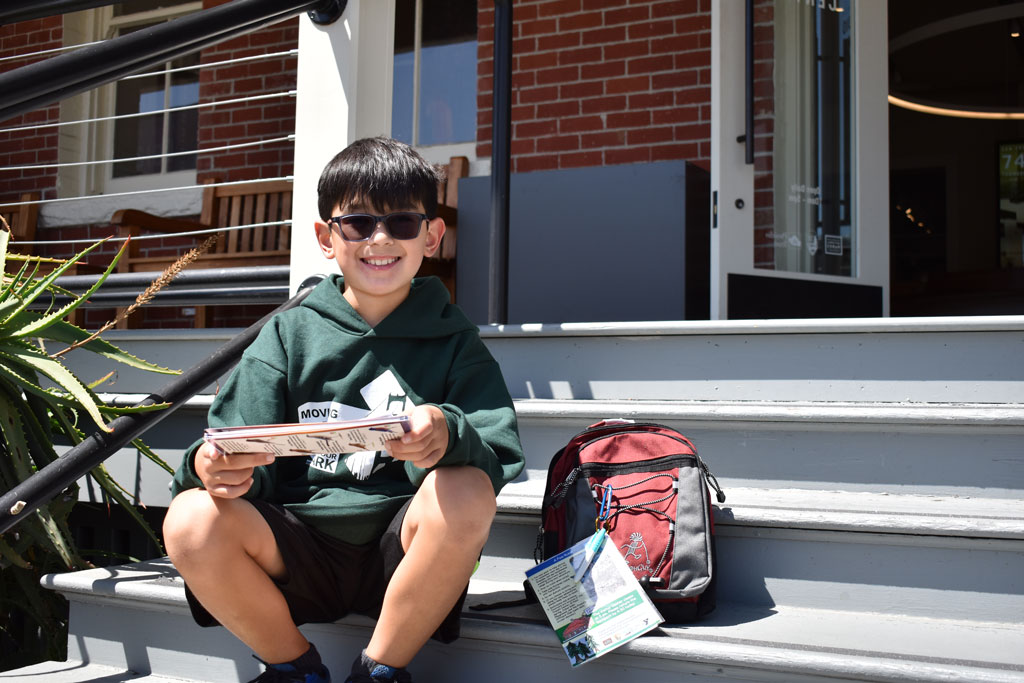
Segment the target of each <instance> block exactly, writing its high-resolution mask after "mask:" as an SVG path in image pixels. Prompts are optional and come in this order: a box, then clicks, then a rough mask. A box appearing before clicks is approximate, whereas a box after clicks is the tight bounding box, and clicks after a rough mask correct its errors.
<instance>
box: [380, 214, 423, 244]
mask: <svg viewBox="0 0 1024 683" xmlns="http://www.w3.org/2000/svg"><path fill="white" fill-rule="evenodd" d="M422 220H423V219H422V218H421V217H420V215H419V214H418V213H393V214H391V215H390V216H388V218H387V226H388V232H389V233H391V236H392V237H394V238H395V239H396V240H411V239H412V238H414V237H416V235H418V234H420V223H421V222H422Z"/></svg>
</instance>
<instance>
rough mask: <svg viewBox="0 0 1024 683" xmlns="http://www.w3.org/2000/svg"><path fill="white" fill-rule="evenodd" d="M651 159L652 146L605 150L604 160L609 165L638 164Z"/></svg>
mask: <svg viewBox="0 0 1024 683" xmlns="http://www.w3.org/2000/svg"><path fill="white" fill-rule="evenodd" d="M650 160H651V149H650V147H623V148H621V149H609V150H605V153H604V161H605V164H607V165H608V166H615V165H617V164H638V163H643V162H648V161H650Z"/></svg>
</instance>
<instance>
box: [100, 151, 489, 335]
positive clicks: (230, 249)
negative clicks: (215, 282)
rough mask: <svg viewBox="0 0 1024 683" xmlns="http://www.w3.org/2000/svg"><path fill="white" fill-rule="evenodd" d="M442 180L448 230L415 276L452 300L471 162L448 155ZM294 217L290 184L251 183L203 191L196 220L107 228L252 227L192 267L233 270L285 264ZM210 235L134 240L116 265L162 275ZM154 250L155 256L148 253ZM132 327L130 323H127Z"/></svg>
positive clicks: (141, 221)
mask: <svg viewBox="0 0 1024 683" xmlns="http://www.w3.org/2000/svg"><path fill="white" fill-rule="evenodd" d="M446 171H447V174H446V176H445V179H444V180H442V182H441V183H440V184H439V185H438V191H437V198H438V215H440V216H441V217H442V218H444V221H445V224H446V226H447V230H446V231H445V236H444V239H443V241H442V242H441V248H440V249H439V250H438V253H437V255H436V256H435V257H433V258H430V259H425V260H424V263H423V266H422V267H421V268H420V270H419V273H418V275H420V276H426V275H436V276H437V277H439V278H440V279H441V281H442V282H444V284H445V286H446V287H447V288H448V291H449V294H450V295H451V297H452V300H453V301H454V300H455V252H456V235H457V232H458V225H457V223H458V221H457V218H458V214H457V210H456V207H457V206H458V179H459V178H464V177H466V176H467V175H469V160H468V159H467V158H466V157H452V158H451V160H450V161H449V163H448V165H447V167H446ZM291 213H292V183H291V181H285V180H254V181H252V182H247V183H239V184H233V185H211V186H210V187H207V188H205V189H204V190H203V203H202V210H201V214H200V216H199V220H198V221H195V220H185V219H180V218H165V217H163V216H155V215H153V214H150V213H146V212H145V211H139V210H136V209H121V210H119V211H117V212H116V213H114V215H113V217H112V218H111V220H110V222H111V224H113V225H115V226H117V228H118V230H119V233H120V235H121V236H122V237H129V236H130V237H139V236H142V235H147V234H153V233H162V234H165V235H167V236H173V235H176V234H179V235H180V234H181V233H189V232H194V231H197V230H211V229H217V228H232V227H237V226H251V225H254V226H255V227H251V228H245V229H239V230H224V231H223V232H219V233H217V234H218V236H219V239H218V240H217V244H216V245H215V246H214V247H213V248H212V249H211V250H210V251H208V252H206V253H205V254H202V255H201V256H200V257H199V258H198V259H196V261H195V262H194V263H193V264H192V265H191V266H190V267H192V268H230V267H233V266H270V265H288V264H289V261H290V239H291V225H290V223H289V222H288V221H290V220H291ZM207 237H208V235H205V234H204V235H196V236H188V237H187V238H185V239H188V240H190V243H189V244H188V245H187V246H182V247H181V248H180V249H179V250H177V251H176V253H172V254H168V253H167V250H166V249H160V250H159V251H157V250H154V249H150V248H148V244H147V243H148V240H133V241H132V242H131V243H130V244H129V246H128V251H127V252H126V253H125V255H124V256H122V257H121V260H120V262H119V263H118V270H119V271H120V272H127V273H132V272H147V271H162V270H163V269H164V268H166V267H167V266H169V265H170V264H171V263H173V262H174V260H175V259H176V258H177V257H178V255H180V254H181V253H184V251H185V249H186V248H190V247H191V246H196V245H199V244H201V243H202V242H203V240H205V239H206V238H207ZM150 252H156V253H150ZM207 314H208V312H207V310H206V308H205V307H203V306H197V307H196V322H195V325H196V327H206V326H207V322H208V315H207ZM125 326H128V327H130V326H131V321H125Z"/></svg>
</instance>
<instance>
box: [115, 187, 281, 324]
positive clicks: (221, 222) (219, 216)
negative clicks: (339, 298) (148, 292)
mask: <svg viewBox="0 0 1024 683" xmlns="http://www.w3.org/2000/svg"><path fill="white" fill-rule="evenodd" d="M291 217H292V183H291V181H288V180H254V181H252V182H246V183H236V184H231V185H215V184H211V185H210V187H207V188H204V189H203V203H202V209H201V212H200V215H199V220H198V221H195V220H186V219H180V218H166V217H163V216H155V215H153V214H150V213H146V212H145V211H139V210H136V209H121V210H119V211H117V212H115V213H114V215H113V217H111V219H110V222H111V224H112V225H115V226H117V228H118V232H119V234H120V236H121V237H140V236H142V235H149V234H153V233H161V234H164V235H167V236H169V237H170V236H174V235H181V234H182V233H189V232H195V231H199V230H214V229H218V228H238V227H239V226H253V227H244V228H241V229H235V230H230V229H225V230H223V231H221V232H218V233H216V234H217V236H218V239H217V243H216V244H215V245H214V246H213V247H212V248H211V249H210V250H209V251H207V252H206V253H204V254H202V255H200V256H199V258H197V259H196V260H195V261H194V262H193V263H192V265H191V266H190V267H192V268H231V267H241V266H274V265H288V262H289V258H290V257H289V254H290V240H291V224H290V221H291ZM182 237H183V239H186V240H188V241H189V243H188V244H186V245H185V246H182V247H181V248H180V249H179V250H176V251H175V252H174V253H170V254H168V253H167V250H166V249H159V250H157V249H153V248H150V245H149V240H133V241H132V242H130V243H129V245H128V250H127V252H126V253H125V254H124V256H122V257H121V260H120V261H119V262H118V264H117V267H118V270H119V271H120V272H122V273H135V272H148V271H162V270H163V269H164V268H166V267H167V266H169V265H171V264H172V263H173V262H174V261H175V260H176V259H177V258H178V257H179V256H180V255H181V254H183V253H184V252H185V251H186V250H187V249H189V248H192V247H194V246H198V245H200V244H202V243H203V241H205V240H206V239H207V238H208V237H209V234H200V235H188V236H182ZM208 313H209V311H208V310H207V309H206V307H205V306H196V317H195V326H196V327H206V326H207V322H208ZM132 323H133V321H131V320H127V321H124V323H123V324H122V326H123V327H132V326H133V324H132Z"/></svg>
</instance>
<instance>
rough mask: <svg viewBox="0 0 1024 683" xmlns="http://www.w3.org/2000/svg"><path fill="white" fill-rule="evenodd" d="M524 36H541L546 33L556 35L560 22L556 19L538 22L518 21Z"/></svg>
mask: <svg viewBox="0 0 1024 683" xmlns="http://www.w3.org/2000/svg"><path fill="white" fill-rule="evenodd" d="M516 23H517V24H518V25H519V26H520V28H521V31H522V35H523V36H539V35H543V34H545V33H554V32H555V31H557V30H558V21H557V20H555V19H541V20H538V21H522V20H520V19H518V18H517V19H516Z"/></svg>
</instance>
